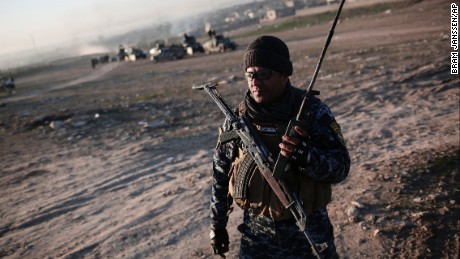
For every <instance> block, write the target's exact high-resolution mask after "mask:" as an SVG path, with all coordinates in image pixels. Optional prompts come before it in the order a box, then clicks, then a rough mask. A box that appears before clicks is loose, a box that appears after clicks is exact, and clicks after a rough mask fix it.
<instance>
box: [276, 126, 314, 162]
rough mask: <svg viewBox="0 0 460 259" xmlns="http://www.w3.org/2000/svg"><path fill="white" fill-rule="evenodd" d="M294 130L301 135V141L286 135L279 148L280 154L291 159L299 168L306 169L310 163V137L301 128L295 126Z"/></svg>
mask: <svg viewBox="0 0 460 259" xmlns="http://www.w3.org/2000/svg"><path fill="white" fill-rule="evenodd" d="M294 130H295V131H296V132H297V133H298V134H299V136H300V137H301V139H299V138H296V137H289V136H286V135H284V136H283V138H282V140H283V142H281V143H280V144H279V147H280V148H281V150H280V153H281V154H282V155H283V156H285V157H287V158H290V159H291V161H292V162H294V163H296V164H297V165H298V166H303V167H305V166H306V164H307V163H308V153H309V150H310V144H309V136H308V133H307V132H306V131H305V130H304V129H302V128H301V127H299V126H295V127H294Z"/></svg>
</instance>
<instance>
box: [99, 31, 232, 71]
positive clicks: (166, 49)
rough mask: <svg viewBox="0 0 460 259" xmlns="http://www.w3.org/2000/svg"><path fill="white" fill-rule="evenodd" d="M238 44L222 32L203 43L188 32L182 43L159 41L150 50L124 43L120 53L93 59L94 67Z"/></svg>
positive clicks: (222, 49) (212, 50) (170, 57)
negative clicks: (145, 50) (126, 45)
mask: <svg viewBox="0 0 460 259" xmlns="http://www.w3.org/2000/svg"><path fill="white" fill-rule="evenodd" d="M237 47H238V45H237V44H236V43H235V42H233V41H231V40H230V39H229V38H226V37H224V36H223V35H222V34H218V35H216V34H215V33H213V34H209V40H208V41H207V42H205V43H204V44H203V45H202V44H201V43H200V42H198V41H197V40H196V39H195V37H194V36H189V35H187V34H186V33H185V34H184V36H183V38H182V43H180V44H167V43H164V42H161V43H160V42H157V44H156V46H155V47H154V48H152V49H150V50H149V51H148V52H144V51H143V50H142V49H140V48H135V47H130V48H125V47H124V46H123V45H122V44H120V45H119V49H118V53H117V54H116V56H113V57H112V58H109V57H108V56H104V58H105V57H107V59H104V60H101V57H102V56H101V57H96V58H92V59H91V66H92V68H93V69H94V68H96V65H97V64H102V63H106V62H114V61H136V60H140V59H146V58H147V57H148V56H149V57H150V60H151V61H152V62H153V63H157V62H163V61H170V60H177V59H182V58H184V57H185V56H186V55H196V54H198V53H206V54H210V53H219V52H220V53H221V52H225V51H229V50H235V49H236V48H237Z"/></svg>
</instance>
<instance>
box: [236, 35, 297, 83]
mask: <svg viewBox="0 0 460 259" xmlns="http://www.w3.org/2000/svg"><path fill="white" fill-rule="evenodd" d="M248 67H265V68H269V69H272V70H274V71H277V72H281V73H284V74H287V75H288V76H290V75H292V63H291V60H290V56H289V49H288V47H287V46H286V44H285V43H284V42H283V41H282V40H280V39H279V38H277V37H275V36H269V35H264V36H260V37H258V38H257V39H255V40H254V41H253V42H251V44H249V46H248V48H247V49H246V53H245V54H244V70H245V71H246V69H247V68H248Z"/></svg>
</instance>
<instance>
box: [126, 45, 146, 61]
mask: <svg viewBox="0 0 460 259" xmlns="http://www.w3.org/2000/svg"><path fill="white" fill-rule="evenodd" d="M146 58H147V54H145V52H144V51H143V50H141V49H138V48H128V49H127V50H126V57H125V60H126V61H136V60H138V59H146Z"/></svg>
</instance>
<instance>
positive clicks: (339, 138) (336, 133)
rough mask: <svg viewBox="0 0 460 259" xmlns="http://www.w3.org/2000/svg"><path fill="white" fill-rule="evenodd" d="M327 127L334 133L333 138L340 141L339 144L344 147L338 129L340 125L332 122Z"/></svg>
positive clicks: (340, 132)
mask: <svg viewBox="0 0 460 259" xmlns="http://www.w3.org/2000/svg"><path fill="white" fill-rule="evenodd" d="M329 127H331V129H332V131H333V132H334V133H335V136H336V137H337V139H338V140H339V141H340V144H342V145H343V146H345V140H344V139H343V135H342V130H341V129H340V125H339V124H338V123H337V122H335V121H333V122H332V123H331V124H330V125H329Z"/></svg>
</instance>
